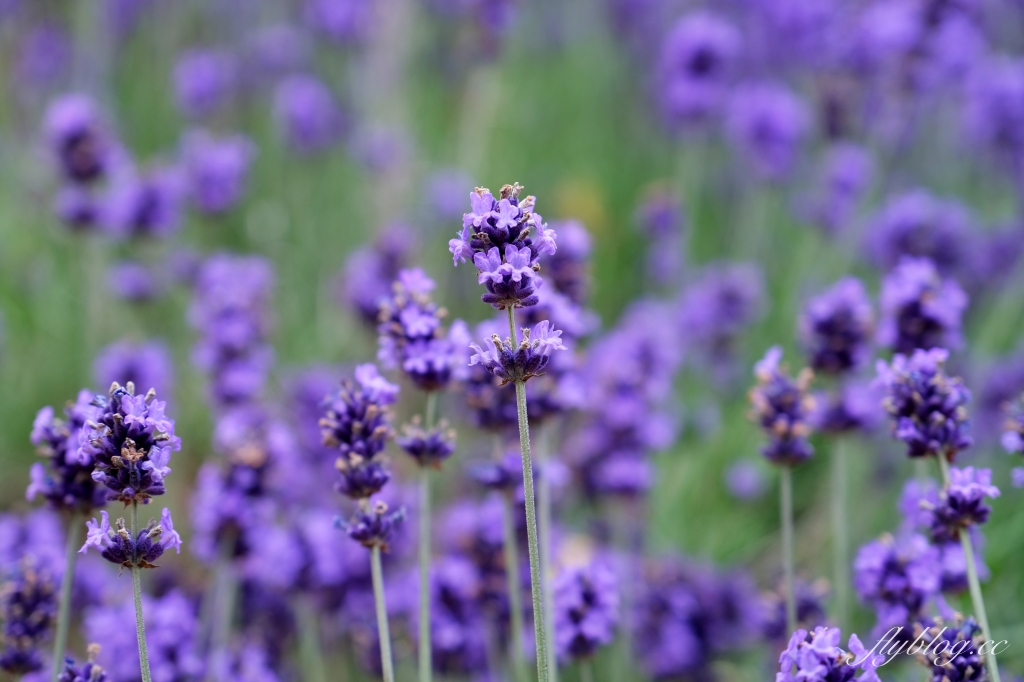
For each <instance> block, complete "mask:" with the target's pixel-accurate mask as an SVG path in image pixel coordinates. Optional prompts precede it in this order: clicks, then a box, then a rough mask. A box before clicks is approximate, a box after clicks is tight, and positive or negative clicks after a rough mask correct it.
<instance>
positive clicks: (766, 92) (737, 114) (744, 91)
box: [726, 83, 810, 181]
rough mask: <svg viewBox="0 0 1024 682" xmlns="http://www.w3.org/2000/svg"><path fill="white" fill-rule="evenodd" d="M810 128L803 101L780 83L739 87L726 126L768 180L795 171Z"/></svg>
mask: <svg viewBox="0 0 1024 682" xmlns="http://www.w3.org/2000/svg"><path fill="white" fill-rule="evenodd" d="M809 127H810V115H809V114H808V112H807V110H806V108H805V106H804V103H803V102H802V101H801V100H800V99H799V98H798V97H797V96H796V94H795V93H793V92H792V91H790V90H789V89H788V88H787V87H785V86H783V85H780V84H777V83H752V84H748V85H743V86H740V87H739V88H737V89H736V91H735V92H734V93H733V95H732V101H731V102H730V103H729V113H728V116H727V118H726V128H727V132H728V136H729V138H730V141H731V142H732V144H733V146H734V147H735V148H736V150H737V151H738V152H739V154H740V155H741V156H742V157H743V158H744V159H746V161H747V162H748V163H749V164H750V165H751V166H752V168H753V170H754V172H755V173H756V174H757V175H759V176H760V177H762V178H764V179H766V180H773V181H777V180H783V179H785V178H787V177H788V176H789V175H790V174H791V173H792V171H793V168H794V166H795V165H796V161H797V158H798V157H799V153H800V145H801V144H802V142H803V139H804V137H806V136H807V133H808V128H809Z"/></svg>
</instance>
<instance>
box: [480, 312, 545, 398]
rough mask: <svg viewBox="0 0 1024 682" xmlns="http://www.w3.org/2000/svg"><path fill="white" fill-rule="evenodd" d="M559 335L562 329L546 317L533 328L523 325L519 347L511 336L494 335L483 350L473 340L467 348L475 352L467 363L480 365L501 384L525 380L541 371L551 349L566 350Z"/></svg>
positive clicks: (539, 373)
mask: <svg viewBox="0 0 1024 682" xmlns="http://www.w3.org/2000/svg"><path fill="white" fill-rule="evenodd" d="M561 336H562V332H560V331H558V330H556V329H554V328H552V327H551V325H550V323H549V322H548V321H547V320H544V321H543V322H538V323H537V325H536V326H535V327H534V328H533V329H532V330H530V329H526V328H524V329H523V340H522V341H520V342H519V345H518V346H517V345H515V344H513V343H512V339H511V338H506V339H505V340H502V339H501V338H500V337H499V336H498V335H497V334H495V335H493V336H492V337H491V338H490V339H487V340H485V341H484V345H485V346H486V350H485V349H484V348H481V347H480V346H478V345H477V344H475V343H472V344H470V346H469V347H470V348H472V349H473V350H474V351H476V352H475V353H474V354H473V355H472V357H470V361H469V364H470V365H471V366H472V365H476V364H481V365H483V366H484V367H485V368H486V369H487V371H488V372H490V373H491V374H493V375H494V376H495V377H497V378H498V379H499V380H500V381H501V385H505V384H507V383H510V382H520V381H526V380H527V379H530V378H531V377H536V376H541V375H542V374H543V372H544V369H545V368H546V367H547V365H548V362H549V360H550V358H551V354H552V353H553V352H555V351H556V350H565V345H563V344H562V340H561V338H560V337H561Z"/></svg>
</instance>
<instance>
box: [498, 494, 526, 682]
mask: <svg viewBox="0 0 1024 682" xmlns="http://www.w3.org/2000/svg"><path fill="white" fill-rule="evenodd" d="M502 499H503V502H504V504H503V505H502V511H503V514H502V519H503V520H504V523H505V548H504V549H505V580H506V583H507V585H508V610H509V617H510V618H511V623H510V627H511V628H512V652H511V659H512V671H513V676H514V677H515V679H516V680H519V682H526V679H527V675H526V660H525V659H524V658H523V602H522V594H521V591H520V588H519V547H518V543H517V542H516V520H515V498H514V496H513V495H512V494H508V495H502Z"/></svg>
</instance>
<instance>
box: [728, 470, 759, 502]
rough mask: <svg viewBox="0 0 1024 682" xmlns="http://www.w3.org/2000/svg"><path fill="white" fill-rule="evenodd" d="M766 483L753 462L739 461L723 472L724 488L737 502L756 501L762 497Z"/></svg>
mask: <svg viewBox="0 0 1024 682" xmlns="http://www.w3.org/2000/svg"><path fill="white" fill-rule="evenodd" d="M766 485H767V481H765V476H764V472H762V470H761V469H760V468H759V467H758V466H757V465H756V464H755V463H753V462H748V461H739V462H736V463H734V464H732V465H731V466H730V467H729V468H728V469H726V470H725V486H726V488H727V489H728V490H729V494H730V495H732V496H733V497H734V498H736V499H737V500H743V501H747V500H757V499H760V498H761V497H762V496H764V493H765V488H766Z"/></svg>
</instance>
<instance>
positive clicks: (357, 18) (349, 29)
mask: <svg viewBox="0 0 1024 682" xmlns="http://www.w3.org/2000/svg"><path fill="white" fill-rule="evenodd" d="M304 14H305V19H306V23H308V24H309V25H311V26H312V27H313V28H315V29H316V30H318V31H319V32H321V33H323V34H324V36H326V37H327V38H329V39H330V40H332V41H334V42H336V43H339V44H342V45H345V44H350V43H357V42H361V41H362V40H363V39H364V38H365V37H366V34H367V31H369V29H370V27H371V23H372V18H373V3H371V2H370V0H306V3H305V7H304Z"/></svg>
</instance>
